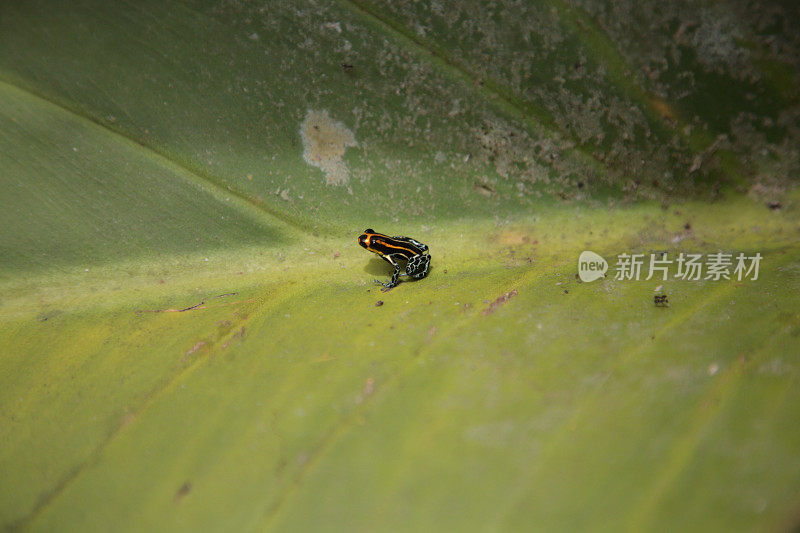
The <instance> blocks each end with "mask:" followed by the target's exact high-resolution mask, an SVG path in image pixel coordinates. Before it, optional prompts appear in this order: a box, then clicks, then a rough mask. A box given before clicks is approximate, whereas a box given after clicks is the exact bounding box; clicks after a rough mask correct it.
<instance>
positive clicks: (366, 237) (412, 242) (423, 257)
mask: <svg viewBox="0 0 800 533" xmlns="http://www.w3.org/2000/svg"><path fill="white" fill-rule="evenodd" d="M358 244H360V245H361V246H362V247H364V248H366V249H367V250H369V251H370V252H374V253H376V254H378V255H379V256H381V257H382V258H383V259H384V260H385V261H386V262H387V263H389V264H390V265H392V266H393V267H394V273H393V274H392V279H391V281H389V282H382V281H378V280H377V279H376V280H375V282H376V283H379V284H381V285H383V289H381V290H383V291H388V290H389V289H391V288H393V287H395V286H397V284H398V283H400V282H399V278H400V276H409V277H411V278H413V279H421V278H424V277H425V276H426V275H427V274H428V267H429V266H430V264H431V256H430V254H429V253H428V247H427V246H426V245H425V244H422V243H421V242H419V241H418V240H416V239H412V238H411V237H389V236H388V235H384V234H383V233H377V232H376V231H375V230H372V229H366V230H364V233H362V234H361V235H360V236H359V237H358ZM399 260H404V261H406V272H405V274H401V273H400V270H401V267H400V264H399V263H398V261H399Z"/></svg>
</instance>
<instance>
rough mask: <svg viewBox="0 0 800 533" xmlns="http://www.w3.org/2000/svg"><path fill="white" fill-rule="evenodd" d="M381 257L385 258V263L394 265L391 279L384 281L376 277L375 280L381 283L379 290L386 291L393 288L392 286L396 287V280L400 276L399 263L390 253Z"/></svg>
mask: <svg viewBox="0 0 800 533" xmlns="http://www.w3.org/2000/svg"><path fill="white" fill-rule="evenodd" d="M381 257H382V258H383V259H385V260H386V262H387V263H389V264H390V265H392V266H393V267H394V273H393V274H392V279H391V280H390V281H388V282H385V281H381V280H378V279H376V280H375V283H377V284H378V285H383V288H382V289H381V291H382V292H386V291H388V290H389V289H393V288H394V287H396V286H397V284H398V283H399V282H398V281H397V280H398V278H399V277H400V264H399V263H398V262H397V261H395V260H394V258H393V257H392V256H391V255H382V256H381Z"/></svg>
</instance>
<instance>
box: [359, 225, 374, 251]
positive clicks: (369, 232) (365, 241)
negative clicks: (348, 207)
mask: <svg viewBox="0 0 800 533" xmlns="http://www.w3.org/2000/svg"><path fill="white" fill-rule="evenodd" d="M373 235H375V230H374V229H369V228H368V229H365V230H364V233H362V234H361V235H359V236H358V244H360V245H361V246H362V247H363V248H366V249H367V250H369V246H370V240H371V239H372V236H373Z"/></svg>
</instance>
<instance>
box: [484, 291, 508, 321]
mask: <svg viewBox="0 0 800 533" xmlns="http://www.w3.org/2000/svg"><path fill="white" fill-rule="evenodd" d="M516 295H517V289H513V290H511V291H509V292H507V293H505V294H504V295H502V296H500V297H499V298H497V299H496V300H495V301H493V302H492V303H490V304H489V307H487V308H486V309H484V310H483V312H482V313H481V315H483V316H486V315H488V314H490V313H494V312H495V311H497V308H498V307H500V306H501V305H503V304H504V303H506V302H507V301H509V300H510V299H511V298H513V297H514V296H516Z"/></svg>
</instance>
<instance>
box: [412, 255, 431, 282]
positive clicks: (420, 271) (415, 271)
mask: <svg viewBox="0 0 800 533" xmlns="http://www.w3.org/2000/svg"><path fill="white" fill-rule="evenodd" d="M430 264H431V256H430V255H415V256H414V257H412V258H411V259H409V260H408V264H407V265H406V275H407V276H409V277H410V278H412V279H422V278H424V277H425V276H427V275H428V267H429V266H430Z"/></svg>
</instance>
